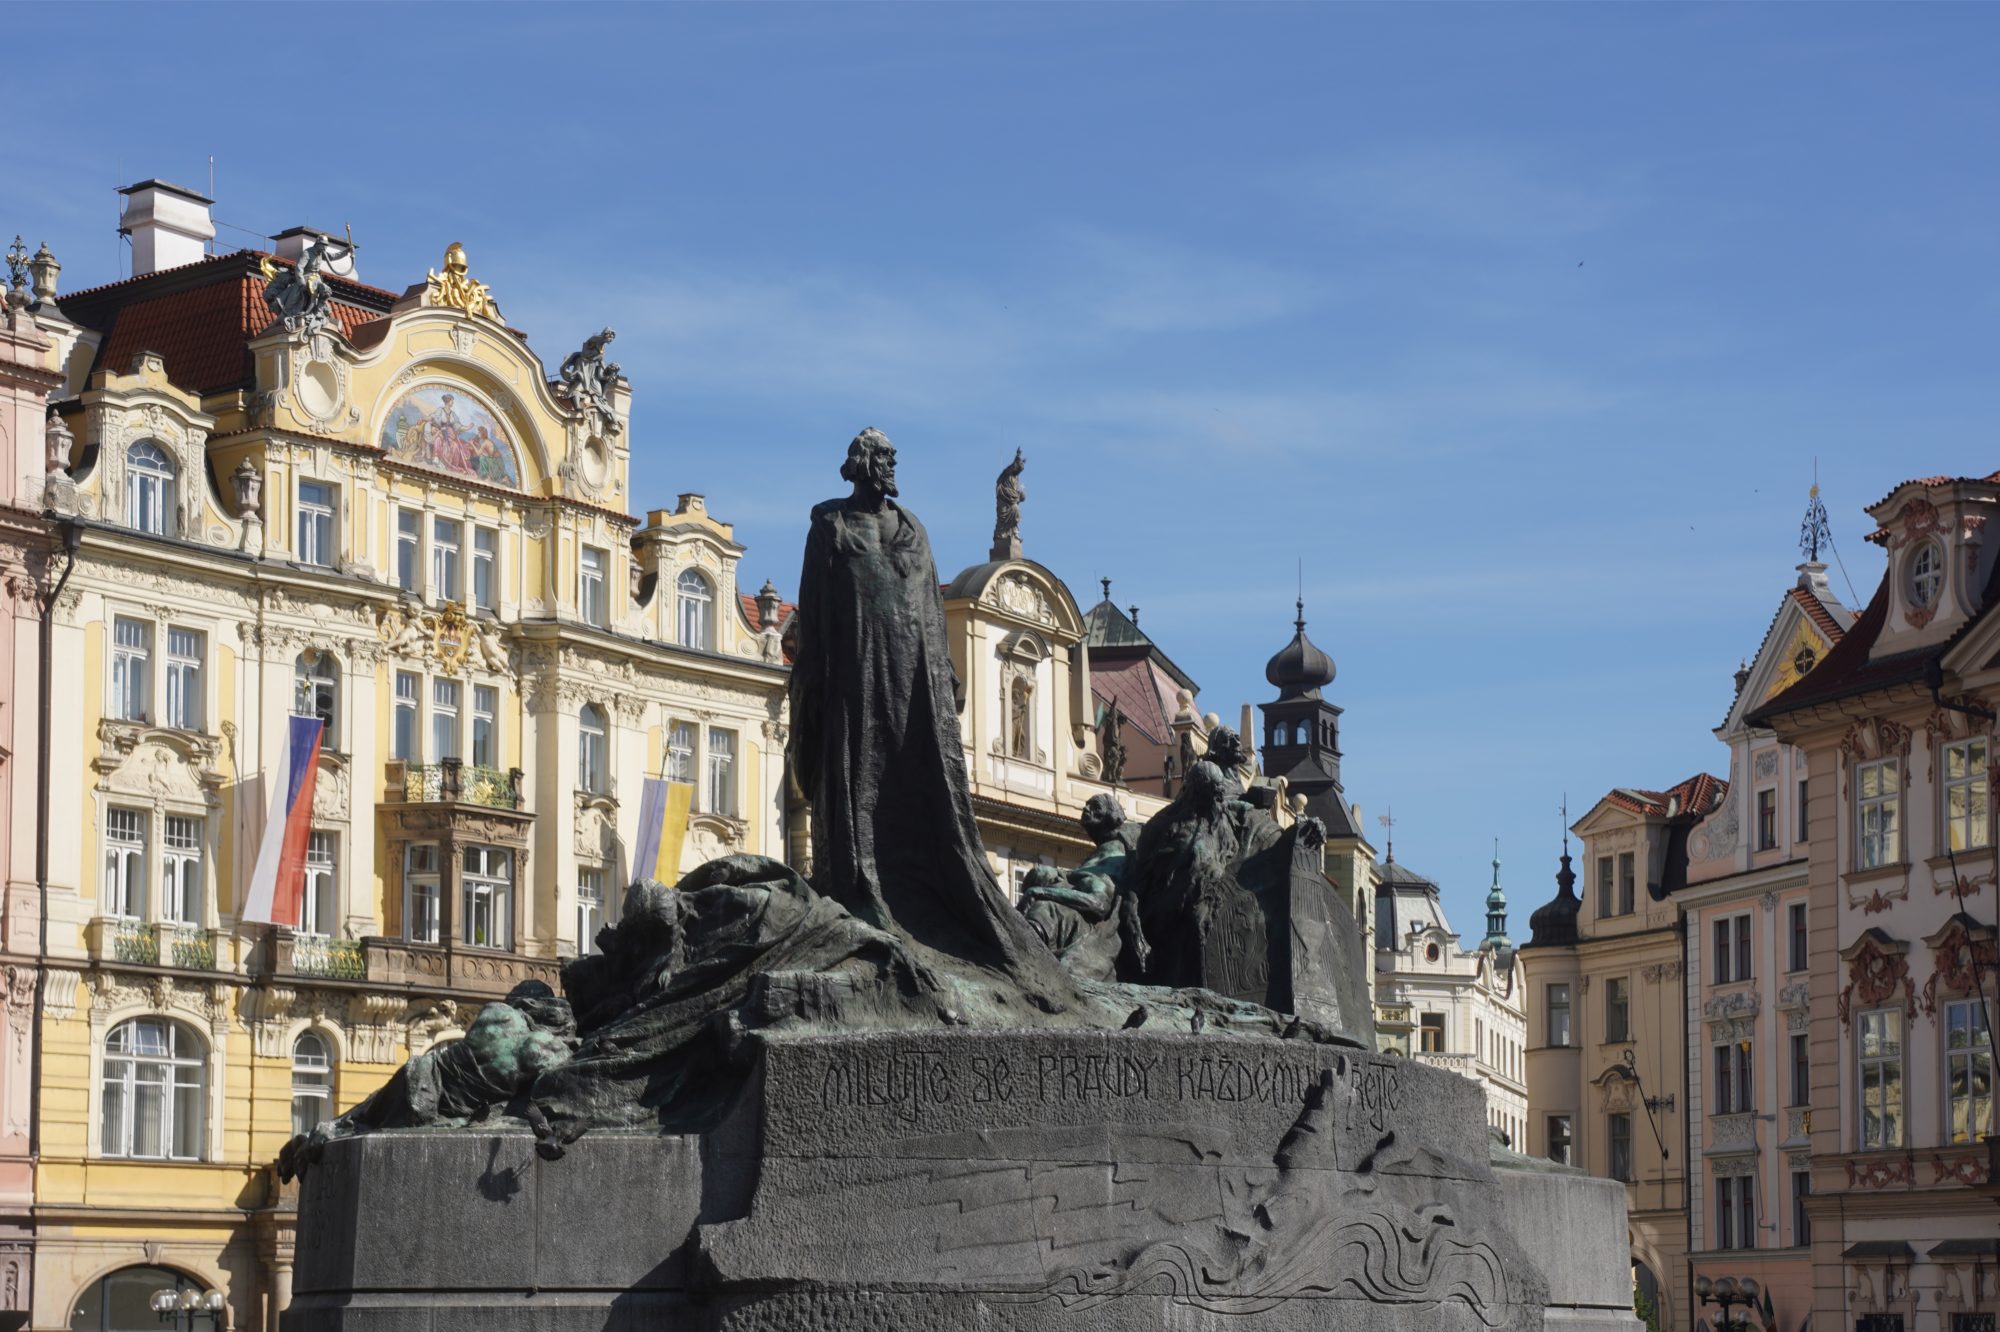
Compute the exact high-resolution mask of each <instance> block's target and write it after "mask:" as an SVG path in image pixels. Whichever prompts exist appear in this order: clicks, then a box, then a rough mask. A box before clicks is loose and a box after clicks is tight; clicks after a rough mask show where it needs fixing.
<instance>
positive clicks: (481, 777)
mask: <svg viewBox="0 0 2000 1332" xmlns="http://www.w3.org/2000/svg"><path fill="white" fill-rule="evenodd" d="M384 778H385V780H384V786H385V788H386V789H385V790H384V792H383V797H382V798H383V800H384V801H386V802H389V803H392V804H411V805H436V804H446V805H479V806H481V807H483V808H486V809H508V810H519V809H520V808H521V770H520V769H519V768H506V769H501V768H488V767H483V766H481V765H479V764H477V763H466V762H463V761H461V760H459V759H444V760H441V761H440V762H437V763H408V762H405V761H404V760H402V759H390V760H389V763H388V766H387V769H386V771H385V773H384Z"/></svg>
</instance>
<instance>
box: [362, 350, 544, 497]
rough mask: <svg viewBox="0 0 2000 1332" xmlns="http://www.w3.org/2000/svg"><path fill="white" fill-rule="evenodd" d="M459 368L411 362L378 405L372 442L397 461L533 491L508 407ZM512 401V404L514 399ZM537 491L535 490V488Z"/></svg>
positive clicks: (526, 435)
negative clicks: (528, 483) (454, 371)
mask: <svg viewBox="0 0 2000 1332" xmlns="http://www.w3.org/2000/svg"><path fill="white" fill-rule="evenodd" d="M455 369H456V367H445V366H435V365H431V366H421V367H412V370H413V371H414V372H415V373H414V374H410V375H403V376H398V377H397V379H396V381H395V382H394V383H392V384H391V385H390V386H389V388H388V389H387V390H386V391H384V393H383V394H382V396H381V401H380V402H379V403H378V404H377V407H376V413H375V427H374V431H373V435H372V437H371V439H370V442H371V443H373V444H375V445H376V446H377V447H379V448H380V449H381V450H382V452H383V453H384V454H385V455H386V456H387V457H388V458H389V459H390V460H391V461H394V462H400V463H405V464H407V465H409V466H412V467H419V468H422V469H424V470H425V471H430V472H440V473H443V474H444V475H446V476H448V477H452V478H454V479H456V480H461V481H475V482H478V483H479V484H481V485H487V486H497V487H498V488H500V489H502V490H528V489H529V486H528V485H527V484H526V483H527V477H528V475H529V472H528V469H527V467H526V466H525V465H524V464H525V462H526V458H525V456H524V455H525V454H526V453H527V451H528V445H527V441H528V440H530V439H533V437H534V436H533V433H532V431H531V430H530V431H527V432H523V431H522V430H521V429H520V428H519V426H518V424H517V422H516V420H515V419H514V417H513V416H511V415H510V414H509V413H508V412H507V410H506V409H505V408H503V407H502V406H501V405H500V404H499V403H498V402H496V401H495V400H494V398H493V397H492V396H489V395H488V394H487V393H486V392H482V391H481V390H480V389H479V388H477V387H475V386H474V384H473V383H472V382H470V381H471V380H472V378H473V377H472V376H470V375H465V374H454V373H452V372H453V370H455ZM509 405H511V403H510V404H509ZM530 493H532V491H531V492H530Z"/></svg>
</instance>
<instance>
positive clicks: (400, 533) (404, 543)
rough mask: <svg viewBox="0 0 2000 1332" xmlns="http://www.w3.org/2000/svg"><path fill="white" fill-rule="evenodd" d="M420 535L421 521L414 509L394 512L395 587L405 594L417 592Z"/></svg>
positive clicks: (421, 530)
mask: <svg viewBox="0 0 2000 1332" xmlns="http://www.w3.org/2000/svg"><path fill="white" fill-rule="evenodd" d="M422 534H423V519H422V518H421V517H420V516H419V515H418V513H417V511H416V510H415V509H398V510H396V586H397V587H400V588H402V589H403V590H404V591H405V592H414V591H416V590H417V545H418V543H419V542H420V541H421V540H422Z"/></svg>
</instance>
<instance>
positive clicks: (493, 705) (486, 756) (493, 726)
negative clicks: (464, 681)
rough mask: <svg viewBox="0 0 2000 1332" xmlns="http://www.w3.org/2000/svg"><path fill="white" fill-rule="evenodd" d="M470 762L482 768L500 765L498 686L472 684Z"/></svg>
mask: <svg viewBox="0 0 2000 1332" xmlns="http://www.w3.org/2000/svg"><path fill="white" fill-rule="evenodd" d="M471 753H472V760H471V761H472V763H473V764H474V765H475V766H477V767H482V768H498V767H499V766H500V687H499V686H498V685H486V684H475V685H474V686H472V750H471Z"/></svg>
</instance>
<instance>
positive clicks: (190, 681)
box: [167, 629, 206, 731]
mask: <svg viewBox="0 0 2000 1332" xmlns="http://www.w3.org/2000/svg"><path fill="white" fill-rule="evenodd" d="M203 647H204V645H203V642H202V636H201V635H200V634H199V633H197V632H195V631H194V630H192V629H168V630H167V725H169V726H171V727H173V728H174V729H176V730H180V731H199V730H200V729H201V714H202V708H201V703H202V695H201V663H202V658H203V657H204V656H205V655H206V653H205V652H204V650H203Z"/></svg>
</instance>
